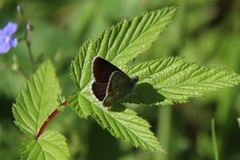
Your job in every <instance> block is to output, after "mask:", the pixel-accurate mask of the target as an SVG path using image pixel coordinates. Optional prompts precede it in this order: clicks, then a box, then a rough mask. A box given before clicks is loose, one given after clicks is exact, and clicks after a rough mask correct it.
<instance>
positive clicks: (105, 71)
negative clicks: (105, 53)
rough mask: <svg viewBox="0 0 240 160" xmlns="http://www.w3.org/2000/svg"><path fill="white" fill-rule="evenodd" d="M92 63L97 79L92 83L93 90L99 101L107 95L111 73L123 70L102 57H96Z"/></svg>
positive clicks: (94, 75)
mask: <svg viewBox="0 0 240 160" xmlns="http://www.w3.org/2000/svg"><path fill="white" fill-rule="evenodd" d="M92 64H93V65H92V72H93V77H94V79H95V82H93V84H92V91H93V94H94V95H95V96H96V97H97V99H98V100H99V101H102V100H103V99H104V98H105V96H106V90H107V86H108V81H109V78H110V76H111V74H112V73H113V72H114V71H119V72H122V71H121V70H120V69H119V68H118V67H116V66H114V65H113V64H111V63H110V62H108V61H107V60H105V59H103V58H101V57H96V58H94V60H93V63H92ZM122 73H123V72H122ZM124 74H125V73H124Z"/></svg>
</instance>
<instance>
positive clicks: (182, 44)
mask: <svg viewBox="0 0 240 160" xmlns="http://www.w3.org/2000/svg"><path fill="white" fill-rule="evenodd" d="M18 2H19V1H18ZM17 4H19V3H17V2H15V1H8V0H2V1H1V2H0V27H1V28H2V27H3V26H5V25H6V24H7V22H8V21H10V20H11V21H15V22H19V19H17V16H16V15H17V14H16V6H17ZM20 4H21V5H22V7H23V9H24V13H25V17H26V19H27V20H29V22H30V23H31V24H33V25H34V30H33V35H32V49H33V52H34V56H35V58H38V57H39V56H41V55H43V57H50V58H51V59H52V61H53V62H54V64H55V67H56V69H57V74H58V77H59V80H60V85H61V87H62V88H63V90H62V91H63V95H65V96H66V97H67V96H68V95H69V94H70V93H71V92H72V91H73V90H74V85H73V83H72V82H71V80H70V77H69V66H70V62H71V60H73V59H74V57H75V53H76V51H77V50H78V48H79V47H80V45H81V44H82V43H83V42H84V41H86V40H87V39H88V38H91V39H93V40H95V39H96V38H97V37H98V36H99V35H100V33H101V32H102V31H103V30H104V29H105V28H110V27H111V26H112V25H114V24H116V23H117V22H119V21H120V20H122V19H129V18H131V17H133V16H136V15H140V14H142V13H143V12H145V11H152V10H157V9H160V8H163V7H165V6H170V5H177V6H178V11H177V13H176V16H175V19H174V20H173V21H172V22H171V23H170V25H169V27H168V28H167V29H166V30H165V31H164V32H163V33H162V34H161V36H160V38H159V40H158V41H157V42H155V43H154V46H153V47H152V48H151V49H150V50H148V51H147V53H144V54H142V55H141V56H140V57H137V58H136V61H139V62H141V61H145V60H149V59H155V58H165V57H168V56H183V57H185V60H186V61H194V62H198V64H199V65H204V66H218V67H221V68H227V69H228V70H232V71H235V72H237V73H240V69H239V68H240V62H239V60H240V45H239V42H240V21H239V16H240V13H239V10H240V1H226V0H225V1H224V0H212V1H210V0H203V1H194V0H184V1H173V0H169V1H163V0H158V1H157V0H131V1H128V0H115V1H112V0H95V1H94V0H78V1H76V0H75V1H73V0H59V1H47V0H38V1H30V0H22V1H20ZM22 35H23V29H22V27H21V26H20V27H19V32H18V34H17V36H18V37H20V36H22ZM16 59H17V60H18V63H19V66H20V67H22V68H23V69H24V70H27V71H29V74H30V63H29V60H28V59H29V57H28V53H27V49H26V47H25V45H24V43H23V42H20V43H19V45H18V47H17V48H15V49H12V50H11V51H10V52H9V53H7V54H5V55H1V56H0V74H1V76H0V102H1V105H0V106H1V111H0V159H6V158H7V159H19V153H18V152H19V147H20V141H21V140H22V139H23V138H24V137H23V134H22V133H21V132H20V131H19V130H18V128H17V127H16V126H15V125H14V123H13V115H12V103H14V102H15V98H16V97H17V96H18V94H19V92H20V90H21V89H22V88H23V87H24V81H25V79H24V78H23V77H22V75H21V74H19V73H16V72H14V71H13V70H12V66H13V65H12V64H13V60H15V61H16ZM133 63H134V62H133ZM239 91H240V90H239V87H238V86H237V87H235V88H228V89H224V90H221V91H220V92H215V93H208V94H206V95H205V97H203V98H196V99H190V101H189V103H185V104H176V105H174V106H165V107H147V106H140V107H137V108H136V109H135V110H136V112H138V113H139V115H140V116H142V117H143V118H145V119H146V120H148V121H149V122H150V123H151V125H152V128H151V129H152V130H153V131H154V133H155V134H156V136H157V137H158V138H159V141H160V143H161V145H162V146H163V149H164V150H166V151H167V154H163V153H152V152H149V151H144V150H141V149H135V148H134V147H133V146H132V145H131V144H130V143H125V142H123V141H121V140H119V141H118V140H116V139H115V138H114V137H112V136H111V135H110V133H109V132H107V131H106V130H103V129H102V128H101V127H100V126H99V125H98V124H97V123H96V122H95V121H94V120H93V119H89V120H87V121H86V120H84V119H80V118H79V117H78V116H77V115H75V113H74V112H73V111H72V110H71V109H70V107H67V108H66V109H65V110H64V112H61V113H60V114H59V115H57V117H56V118H55V119H54V120H53V121H52V122H51V123H50V125H49V126H48V128H47V129H51V130H58V131H59V132H60V133H62V134H63V135H65V137H66V138H67V143H68V145H69V149H70V154H71V158H72V159H88V160H91V159H105V160H107V159H109V160H112V159H119V160H131V159H140V160H141V159H166V160H170V159H184V160H185V159H196V160H197V159H201V160H202V159H206V160H208V159H213V156H214V154H213V150H212V141H211V118H214V119H215V123H216V130H215V132H216V136H217V142H218V149H219V154H220V155H219V157H220V159H230V160H238V159H239V158H240V152H239V148H240V143H239V141H240V138H239V135H240V134H239V133H240V130H239V126H238V124H237V120H236V119H237V117H238V116H239V114H240V93H239Z"/></svg>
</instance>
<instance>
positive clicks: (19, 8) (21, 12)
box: [17, 5, 23, 15]
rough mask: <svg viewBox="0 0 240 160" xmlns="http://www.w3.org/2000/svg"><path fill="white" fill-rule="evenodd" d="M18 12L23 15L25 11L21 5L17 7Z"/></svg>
mask: <svg viewBox="0 0 240 160" xmlns="http://www.w3.org/2000/svg"><path fill="white" fill-rule="evenodd" d="M17 11H18V12H19V13H20V14H21V15H23V9H22V7H21V6H20V5H18V6H17Z"/></svg>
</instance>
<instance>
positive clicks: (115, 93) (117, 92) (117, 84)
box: [92, 56, 139, 107]
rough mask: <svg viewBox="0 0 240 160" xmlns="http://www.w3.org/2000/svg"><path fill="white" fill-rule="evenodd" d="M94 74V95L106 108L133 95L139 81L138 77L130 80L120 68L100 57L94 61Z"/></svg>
mask: <svg viewBox="0 0 240 160" xmlns="http://www.w3.org/2000/svg"><path fill="white" fill-rule="evenodd" d="M92 72H93V77H94V82H93V84H92V93H93V94H94V95H95V97H96V98H97V99H98V100H99V101H101V102H102V105H103V106H104V107H110V106H111V105H112V104H114V103H117V102H119V101H120V100H121V99H122V98H124V97H125V96H126V95H128V94H130V93H132V92H133V91H134V88H135V86H136V83H137V81H138V80H139V77H138V76H134V77H133V78H130V77H129V76H128V75H127V74H126V73H124V72H123V71H122V70H120V69H119V68H118V67H116V66H115V65H113V64H112V63H110V62H108V61H107V60H105V59H103V58H101V57H98V56H97V57H95V58H94V59H93V62H92Z"/></svg>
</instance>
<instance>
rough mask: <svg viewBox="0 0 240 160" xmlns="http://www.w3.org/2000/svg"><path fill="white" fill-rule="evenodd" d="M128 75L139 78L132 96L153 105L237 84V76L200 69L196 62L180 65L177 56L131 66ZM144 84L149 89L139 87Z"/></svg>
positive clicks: (213, 69)
mask: <svg viewBox="0 0 240 160" xmlns="http://www.w3.org/2000/svg"><path fill="white" fill-rule="evenodd" d="M128 75H130V76H134V75H138V76H139V83H138V86H137V91H138V92H139V93H138V94H136V96H139V95H140V98H141V100H142V102H143V103H146V104H155V105H170V104H173V103H176V102H179V103H180V102H181V103H183V102H187V100H188V98H190V97H199V96H202V95H203V93H206V92H212V91H217V90H219V89H222V88H226V87H232V86H234V85H237V84H239V83H240V75H239V74H236V73H235V72H230V71H227V70H225V69H219V68H216V67H200V66H198V65H197V64H196V63H190V62H184V60H183V58H179V57H170V58H165V59H162V60H152V61H148V62H144V63H140V64H136V65H132V66H130V67H129V70H128ZM147 84H148V85H149V87H141V86H146V85H147ZM150 87H152V90H150ZM144 93H148V94H147V95H146V94H144ZM161 96H162V97H161ZM156 97H158V98H156ZM159 97H160V98H159ZM138 99H139V98H138ZM160 100H161V101H160ZM138 101H139V100H138Z"/></svg>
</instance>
